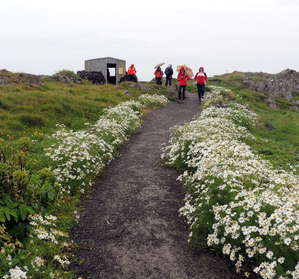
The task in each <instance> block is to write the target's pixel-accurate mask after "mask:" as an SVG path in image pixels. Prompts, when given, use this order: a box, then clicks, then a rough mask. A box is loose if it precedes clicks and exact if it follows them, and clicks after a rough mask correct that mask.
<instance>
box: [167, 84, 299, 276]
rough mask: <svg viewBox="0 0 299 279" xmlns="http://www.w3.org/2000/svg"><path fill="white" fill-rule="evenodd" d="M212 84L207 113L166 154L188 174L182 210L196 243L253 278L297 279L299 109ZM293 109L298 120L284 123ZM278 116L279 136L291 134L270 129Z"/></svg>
mask: <svg viewBox="0 0 299 279" xmlns="http://www.w3.org/2000/svg"><path fill="white" fill-rule="evenodd" d="M211 88H212V92H211V93H210V94H208V95H207V97H206V98H205V101H204V104H203V108H204V109H203V111H202V113H201V116H200V117H199V118H198V119H196V120H195V121H192V122H191V123H188V124H186V125H184V126H180V127H176V128H174V130H173V132H172V137H171V139H170V142H169V145H168V146H167V147H166V148H165V149H164V153H163V155H162V159H163V160H164V161H165V163H166V164H167V165H170V166H173V167H176V168H177V169H179V170H180V171H182V172H183V174H182V175H181V176H180V177H179V179H180V180H181V181H182V182H183V184H184V186H185V189H186V198H185V205H184V206H183V207H182V208H181V211H180V212H181V214H182V215H183V216H185V218H186V220H187V222H188V224H189V226H190V239H191V242H192V243H193V245H196V246H201V247H202V246H209V247H213V248H214V249H215V250H216V251H219V252H220V253H223V254H224V255H227V256H228V257H229V258H230V260H231V261H233V262H234V263H235V266H236V270H237V271H238V272H240V271H243V272H245V275H246V276H249V275H250V273H253V272H254V273H256V274H258V275H260V276H261V277H262V278H265V279H270V278H279V279H283V278H292V279H295V278H296V279H297V278H299V254H298V250H299V247H298V240H299V210H298V196H299V188H298V185H299V176H298V175H296V174H295V172H296V171H297V173H298V157H297V155H296V154H298V146H296V142H293V139H295V138H297V137H298V130H293V129H294V126H296V125H298V123H296V121H295V120H296V119H297V120H298V115H297V116H296V115H295V113H297V112H289V111H286V110H285V109H284V108H281V110H278V111H274V110H273V109H270V108H269V107H267V106H266V105H264V104H262V101H261V100H260V99H256V96H257V95H255V93H253V92H249V91H238V90H236V92H235V91H231V90H229V89H224V88H221V87H211ZM239 102H242V103H243V104H240V103H239ZM245 103H246V104H247V105H248V106H245V105H244V104H245ZM251 109H254V110H255V112H254V111H252V110H251ZM288 113H290V114H289V118H290V116H292V117H293V118H290V122H291V125H290V127H283V125H285V124H286V122H285V121H286V119H285V114H288ZM296 117H297V118H296ZM270 119H271V124H272V125H273V126H275V128H273V130H274V129H277V131H275V134H276V135H279V134H281V135H284V137H275V136H274V135H275V134H274V135H271V134H270V133H271V131H272V130H270V131H268V133H266V132H265V131H267V129H268V128H267V127H264V126H265V123H268V121H269V120H270ZM292 125H294V126H293V127H292ZM258 127H260V129H258ZM283 129H288V131H290V132H289V133H288V134H285V133H284V132H283ZM285 135H286V136H285ZM286 137H289V138H286ZM284 142H289V143H288V144H289V146H287V147H284V146H283V143H284ZM297 142H298V141H297ZM268 143H270V144H269V146H268ZM279 147H280V148H281V149H280V154H278V155H277V154H275V152H276V149H277V148H279ZM292 148H293V149H292ZM265 149H267V150H270V151H271V153H270V152H269V153H268V154H265V152H262V151H263V150H265ZM291 149H292V154H291V153H290V151H291ZM289 155H292V156H290V158H289V160H288V156H289ZM265 159H268V160H265ZM282 168H284V169H288V171H286V170H283V169H282Z"/></svg>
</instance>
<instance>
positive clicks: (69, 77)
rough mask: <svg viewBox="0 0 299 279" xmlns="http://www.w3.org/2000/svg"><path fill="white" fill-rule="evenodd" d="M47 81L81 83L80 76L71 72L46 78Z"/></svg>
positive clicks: (62, 72) (59, 73)
mask: <svg viewBox="0 0 299 279" xmlns="http://www.w3.org/2000/svg"><path fill="white" fill-rule="evenodd" d="M47 80H49V81H58V82H63V83H82V82H83V80H82V78H81V77H80V76H78V75H77V74H75V73H74V72H72V71H66V70H64V71H60V72H58V73H56V74H54V75H52V76H49V77H47Z"/></svg>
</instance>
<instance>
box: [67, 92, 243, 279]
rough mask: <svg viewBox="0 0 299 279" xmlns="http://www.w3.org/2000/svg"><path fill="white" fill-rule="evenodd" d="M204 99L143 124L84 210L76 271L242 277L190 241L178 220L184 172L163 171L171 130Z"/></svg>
mask: <svg viewBox="0 0 299 279" xmlns="http://www.w3.org/2000/svg"><path fill="white" fill-rule="evenodd" d="M198 112H199V110H198V100H197V96H195V95H191V94H189V96H188V98H187V99H186V101H185V102H184V103H183V104H179V103H171V104H169V105H168V106H166V107H163V108H160V109H157V110H154V111H152V112H150V113H148V114H147V115H146V116H145V117H144V124H143V127H142V128H141V129H140V130H139V132H138V133H137V134H135V135H133V136H132V137H131V138H130V140H129V142H128V143H127V144H126V145H125V146H123V147H122V148H121V150H120V154H121V156H120V157H119V158H117V159H115V160H114V161H113V162H112V163H111V165H110V166H109V167H108V168H107V170H106V171H105V173H104V175H102V176H100V177H99V178H98V181H97V182H96V185H95V189H94V192H93V194H92V195H91V196H89V197H88V198H87V199H86V200H84V201H83V202H82V203H81V207H82V214H81V218H80V221H79V224H78V225H77V226H76V227H75V228H74V229H73V231H72V236H73V240H74V241H75V243H76V244H77V245H78V249H77V250H76V255H75V256H76V258H77V261H76V262H74V263H73V264H72V269H73V270H75V271H76V274H77V276H78V277H80V276H81V277H82V278H84V279H101V278H105V279H135V278H136V279H143V278H151V279H189V278H190V279H191V278H201V279H209V278H211V279H212V278H213V279H214V278H215V279H216V278H217V279H218V278H219V279H220V278H221V279H224V278H241V277H239V276H238V275H236V274H235V273H234V272H233V271H231V269H230V267H229V265H228V263H227V262H226V261H225V260H223V259H222V258H219V257H217V256H215V255H214V254H212V253H210V252H207V251H206V250H204V251H194V250H193V249H192V248H191V247H190V245H189V244H188V242H187V237H188V230H187V228H186V226H185V224H184V221H183V220H182V219H181V218H180V217H179V216H178V209H179V208H180V207H181V206H182V204H183V198H184V193H183V189H182V186H181V185H180V183H179V182H177V181H176V178H177V176H178V173H177V171H175V170H174V169H170V168H167V167H164V166H162V165H161V162H160V154H161V147H162V144H163V143H166V142H167V141H168V138H169V128H171V127H173V126H174V125H177V124H183V123H184V122H187V121H190V120H192V118H193V117H194V116H195V115H196V114H197V113H198Z"/></svg>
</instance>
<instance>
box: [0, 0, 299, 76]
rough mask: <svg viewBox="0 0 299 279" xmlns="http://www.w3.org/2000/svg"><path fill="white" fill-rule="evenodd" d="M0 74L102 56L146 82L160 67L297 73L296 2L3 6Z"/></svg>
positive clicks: (67, 1) (26, 2)
mask: <svg viewBox="0 0 299 279" xmlns="http://www.w3.org/2000/svg"><path fill="white" fill-rule="evenodd" d="M0 26H1V28H0V69H1V68H5V69H8V70H11V71H19V72H29V73H35V74H53V73H54V72H56V71H58V70H61V69H70V70H74V71H77V70H81V69H83V68H84V60H85V59H91V58H98V57H104V56H112V57H116V58H121V59H125V60H126V61H127V66H128V65H129V64H131V63H134V64H135V65H136V67H137V71H138V77H139V78H140V79H142V80H148V79H150V78H152V72H153V66H154V65H155V64H157V63H159V62H166V63H171V64H173V65H177V64H182V63H184V64H188V65H190V66H191V67H192V68H193V69H194V70H196V69H197V68H198V67H199V66H201V65H203V66H205V69H206V72H207V74H208V75H214V74H221V73H225V72H231V71H234V70H239V71H265V72H272V73H275V72H279V71H281V70H283V69H285V68H293V69H295V70H299V1H298V0H204V1H202V0H194V1H193V0H185V1H183V0H179V1H177V0H172V1H167V0H164V1H163V0H150V1H143V0H127V1H125V0H117V1H113V0H110V1H109V0H104V1H103V0H79V1H77V0H9V1H1V5H0Z"/></svg>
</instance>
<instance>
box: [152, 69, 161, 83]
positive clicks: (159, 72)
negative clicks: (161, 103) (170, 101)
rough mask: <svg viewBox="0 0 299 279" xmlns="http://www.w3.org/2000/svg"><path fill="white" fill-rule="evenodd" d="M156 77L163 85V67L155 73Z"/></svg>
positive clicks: (157, 81)
mask: <svg viewBox="0 0 299 279" xmlns="http://www.w3.org/2000/svg"><path fill="white" fill-rule="evenodd" d="M154 75H155V78H156V83H157V84H159V85H161V84H162V77H163V72H162V70H161V67H158V68H157V69H156V71H155V73H154Z"/></svg>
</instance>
